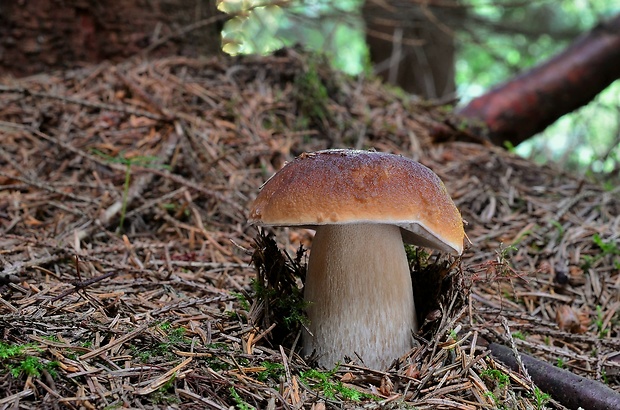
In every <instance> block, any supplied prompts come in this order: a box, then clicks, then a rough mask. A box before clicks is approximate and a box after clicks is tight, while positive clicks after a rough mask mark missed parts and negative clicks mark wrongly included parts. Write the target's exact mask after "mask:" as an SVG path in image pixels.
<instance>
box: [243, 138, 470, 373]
mask: <svg viewBox="0 0 620 410" xmlns="http://www.w3.org/2000/svg"><path fill="white" fill-rule="evenodd" d="M250 222H252V223H255V224H260V225H263V226H296V227H303V228H309V229H314V230H316V234H315V236H314V239H313V241H312V249H311V252H310V258H309V260H308V272H307V275H306V283H305V289H304V299H305V300H306V301H307V302H308V307H307V314H308V319H309V324H308V327H307V330H308V332H307V333H304V335H303V353H304V354H306V355H310V354H312V353H315V354H316V357H317V360H318V363H319V365H321V366H323V367H332V366H333V365H334V364H335V363H337V362H339V361H341V360H342V359H343V358H344V356H345V355H347V356H350V357H353V355H358V356H359V357H360V358H361V359H362V360H363V362H364V363H365V364H366V365H367V366H369V367H371V368H375V369H385V368H387V367H388V366H389V365H390V363H391V362H392V361H393V360H394V359H395V358H398V357H400V356H401V355H403V354H405V353H406V352H407V351H409V350H410V349H411V348H412V347H413V337H412V333H413V332H415V331H417V319H416V312H415V304H414V300H413V290H412V284H411V276H410V272H409V266H408V262H407V256H406V254H405V249H404V245H403V240H404V241H405V242H407V243H410V244H415V245H419V246H423V247H430V248H434V249H437V250H440V251H442V252H447V253H450V254H454V255H460V254H461V253H462V251H463V240H464V235H465V233H464V231H463V221H462V219H461V215H460V213H459V211H458V209H457V208H456V206H455V205H454V202H453V201H452V199H451V198H450V196H449V195H448V192H447V191H446V188H445V186H444V184H443V183H442V181H441V180H440V179H439V177H438V176H437V175H436V174H435V173H433V171H431V170H430V169H428V168H427V167H425V166H423V165H422V164H420V163H418V162H416V161H413V160H411V159H408V158H405V157H403V156H399V155H393V154H387V153H380V152H375V151H360V150H325V151H318V152H314V153H306V154H302V155H300V156H299V157H298V158H296V159H295V160H293V161H292V162H290V163H288V164H286V165H285V166H284V167H283V168H282V169H281V170H280V171H278V172H277V173H276V174H274V175H273V176H272V177H271V178H270V179H269V180H268V181H267V182H265V184H264V185H263V186H262V187H261V191H260V193H259V194H258V196H257V198H256V200H255V201H254V203H253V204H252V206H251V210H250Z"/></svg>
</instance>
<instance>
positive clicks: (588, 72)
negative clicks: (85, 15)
mask: <svg viewBox="0 0 620 410" xmlns="http://www.w3.org/2000/svg"><path fill="white" fill-rule="evenodd" d="M619 77H620V14H618V15H617V16H616V17H614V18H613V19H611V20H609V21H607V22H604V23H601V24H599V25H598V26H596V27H595V28H594V29H593V30H592V31H590V32H589V33H588V34H586V35H584V36H582V37H580V38H579V39H577V40H576V41H575V42H574V43H573V44H572V45H571V46H570V47H568V48H567V49H566V50H565V51H563V52H562V53H560V54H559V55H557V56H555V57H554V58H552V59H551V60H549V61H547V62H545V63H544V64H542V65H539V66H537V67H535V68H533V69H532V70H529V71H527V72H525V73H523V74H521V75H520V76H518V77H516V78H514V79H512V80H510V81H508V82H506V83H504V84H501V85H499V86H497V87H496V88H495V89H493V90H491V91H489V92H488V93H486V94H484V95H482V96H480V97H478V98H475V99H474V100H472V101H471V102H470V103H469V104H468V105H467V106H465V107H463V108H462V109H461V110H459V114H460V115H461V116H463V117H465V118H469V119H471V120H473V121H472V122H471V123H470V125H469V126H468V131H469V132H470V133H472V134H476V133H481V134H483V135H485V136H486V138H488V140H490V141H491V142H492V143H494V144H495V145H499V146H503V144H504V143H505V142H506V141H510V143H512V144H513V145H517V144H519V143H520V142H522V141H524V140H526V139H528V138H530V137H531V136H533V135H534V134H536V133H538V132H540V131H542V130H544V129H545V128H547V127H548V126H549V125H551V124H552V123H553V122H555V120H557V119H558V118H560V117H561V116H562V115H564V114H566V113H569V112H571V111H573V110H575V109H577V108H579V107H581V106H583V105H585V104H587V103H588V102H590V101H591V100H592V99H593V98H594V97H595V96H596V95H597V94H598V93H599V92H601V91H602V90H603V89H605V88H606V87H607V86H608V85H609V84H611V83H612V82H613V81H615V80H616V79H618V78H619Z"/></svg>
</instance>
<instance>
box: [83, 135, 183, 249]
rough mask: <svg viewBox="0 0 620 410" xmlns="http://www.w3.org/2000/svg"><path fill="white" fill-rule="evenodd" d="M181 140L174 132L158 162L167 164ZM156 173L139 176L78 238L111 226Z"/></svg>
mask: <svg viewBox="0 0 620 410" xmlns="http://www.w3.org/2000/svg"><path fill="white" fill-rule="evenodd" d="M178 141H179V137H178V135H177V134H175V133H172V134H170V137H169V139H168V141H167V143H166V144H165V145H164V146H163V148H162V149H161V151H160V153H159V155H157V158H158V162H157V164H165V163H166V162H167V161H168V159H169V158H170V156H171V155H172V154H173V152H174V149H175V147H176V145H177V143H178ZM154 177H155V176H154V174H146V175H141V176H140V177H138V178H137V179H136V180H135V182H133V183H132V184H131V187H130V188H129V191H128V193H127V196H126V197H123V198H121V199H119V200H118V201H116V202H114V203H113V204H112V205H110V206H109V207H108V208H107V209H106V210H105V211H104V212H103V215H102V216H101V217H100V218H99V220H98V221H97V223H96V224H95V225H91V226H90V227H89V228H86V229H83V230H81V231H78V232H76V234H75V237H76V238H77V240H79V241H82V240H83V239H85V238H87V237H89V236H90V235H91V234H92V232H93V231H94V230H95V229H97V228H98V227H99V226H104V227H109V225H110V224H111V223H112V221H113V220H114V219H115V218H116V217H117V216H118V215H119V213H120V212H121V211H122V210H123V209H126V208H127V207H129V205H130V204H131V203H132V202H133V201H134V200H135V199H136V198H138V197H139V196H141V195H142V193H143V192H144V191H145V190H146V189H147V188H148V186H150V184H151V182H152V181H153V179H154Z"/></svg>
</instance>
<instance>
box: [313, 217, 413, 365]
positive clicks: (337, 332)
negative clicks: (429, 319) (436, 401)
mask: <svg viewBox="0 0 620 410" xmlns="http://www.w3.org/2000/svg"><path fill="white" fill-rule="evenodd" d="M304 292H305V295H304V298H305V300H306V301H308V302H309V304H308V309H307V313H308V318H309V321H310V323H309V326H308V330H309V331H310V332H311V334H304V343H303V344H304V354H307V355H309V354H312V353H313V352H314V353H316V355H317V357H318V362H319V365H321V366H323V367H327V368H331V367H333V366H334V364H335V363H337V362H340V361H342V360H343V358H344V356H345V355H346V356H349V357H355V354H357V355H359V356H360V357H361V358H362V360H363V361H364V364H365V365H366V366H368V367H371V368H375V369H385V368H387V367H388V366H389V365H390V364H391V362H392V361H393V360H394V359H396V358H398V357H400V356H401V355H403V354H405V353H406V352H407V351H408V350H409V349H411V347H412V346H413V339H412V331H415V330H416V329H417V321H416V314H415V305H414V301H413V292H412V288H411V276H410V274H409V266H408V264H407V255H406V254H405V249H404V246H403V241H402V237H401V233H400V230H399V228H398V227H397V226H394V225H384V224H345V225H321V226H319V227H318V228H317V230H316V235H315V237H314V240H313V242H312V250H311V253H310V259H309V261H308V273H307V277H306V285H305V291H304Z"/></svg>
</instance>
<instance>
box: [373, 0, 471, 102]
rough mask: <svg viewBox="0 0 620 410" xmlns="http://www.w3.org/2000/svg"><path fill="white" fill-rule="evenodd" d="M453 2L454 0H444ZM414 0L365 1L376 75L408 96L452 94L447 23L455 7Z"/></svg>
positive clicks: (451, 55)
mask: <svg viewBox="0 0 620 410" xmlns="http://www.w3.org/2000/svg"><path fill="white" fill-rule="evenodd" d="M446 2H448V3H454V5H457V1H456V0H447V1H446ZM423 3H424V2H420V1H416V0H387V1H386V0H366V2H365V3H364V6H363V8H362V14H363V17H364V21H365V23H366V42H367V44H368V48H369V51H370V60H371V62H372V64H373V69H374V71H375V73H376V74H377V75H379V76H380V77H382V78H383V79H384V80H385V81H386V82H387V83H390V84H393V85H397V86H399V87H401V88H402V89H403V90H405V91H407V92H408V93H411V94H417V95H420V96H423V97H426V98H441V97H444V96H450V95H453V94H454V91H455V84H454V51H455V47H454V35H453V32H452V29H451V28H450V27H449V25H448V24H449V23H448V22H449V21H450V20H451V18H453V17H454V16H455V14H457V13H459V12H460V10H461V9H460V8H458V7H436V6H428V5H425V4H423Z"/></svg>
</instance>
